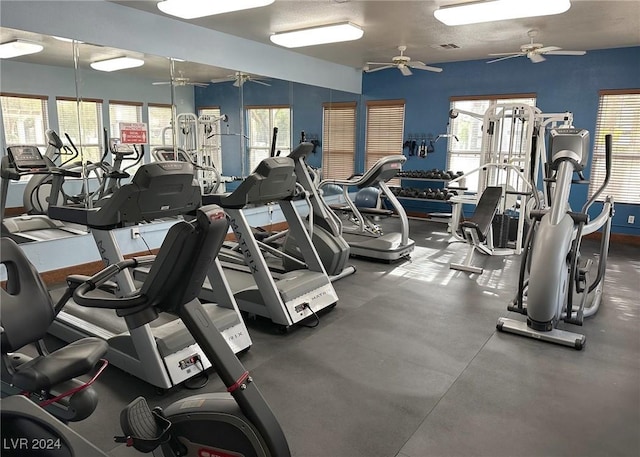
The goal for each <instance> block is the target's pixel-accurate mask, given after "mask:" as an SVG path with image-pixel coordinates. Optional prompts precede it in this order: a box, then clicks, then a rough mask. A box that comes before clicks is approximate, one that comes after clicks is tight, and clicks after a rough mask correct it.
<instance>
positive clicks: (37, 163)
mask: <svg viewBox="0 0 640 457" xmlns="http://www.w3.org/2000/svg"><path fill="white" fill-rule="evenodd" d="M55 138H57V140H58V141H60V139H59V138H58V136H57V135H55ZM61 144H62V143H61V142H60V145H61ZM55 147H58V145H57V144H56V143H54V142H53V139H52V138H51V137H50V142H49V146H48V149H50V148H55ZM29 175H47V176H51V175H58V176H60V177H62V176H73V177H79V176H80V174H79V173H77V172H74V171H70V170H65V169H64V168H58V167H56V166H55V164H54V163H53V162H52V161H51V160H49V159H47V158H45V157H43V156H42V154H41V153H40V151H39V150H38V148H37V147H36V146H30V145H25V146H9V147H8V148H7V154H6V155H5V156H3V157H2V161H1V163H0V181H1V187H2V198H1V200H0V201H1V206H0V214H2V236H6V237H9V238H11V239H12V240H14V241H15V242H16V243H26V242H30V241H47V240H55V239H59V238H65V237H69V236H75V235H86V234H87V231H86V230H85V229H83V228H82V227H80V226H76V227H73V226H71V225H70V224H64V223H62V222H61V221H56V220H52V219H51V218H49V217H47V216H45V215H42V214H35V215H22V216H15V217H11V218H6V217H5V211H6V205H7V197H8V196H7V193H8V191H9V181H19V180H20V178H21V177H23V176H29Z"/></svg>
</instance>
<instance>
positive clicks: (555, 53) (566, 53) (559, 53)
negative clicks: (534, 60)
mask: <svg viewBox="0 0 640 457" xmlns="http://www.w3.org/2000/svg"><path fill="white" fill-rule="evenodd" d="M586 53H587V51H568V50H564V49H563V50H558V51H549V52H545V54H548V55H552V56H583V55H585V54H586Z"/></svg>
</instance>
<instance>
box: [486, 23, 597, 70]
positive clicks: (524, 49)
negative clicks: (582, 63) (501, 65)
mask: <svg viewBox="0 0 640 457" xmlns="http://www.w3.org/2000/svg"><path fill="white" fill-rule="evenodd" d="M527 35H529V39H530V40H531V41H530V42H529V43H528V44H523V45H522V46H520V52H499V53H497V54H489V55H490V56H495V57H498V56H503V57H500V58H498V59H494V60H490V61H488V62H487V63H494V62H500V61H501V60H506V59H511V58H513V57H527V58H528V59H529V60H530V61H531V62H533V63H540V62H544V61H545V60H547V59H545V58H544V56H545V55H547V54H548V55H556V56H583V55H585V54H586V53H587V52H586V51H568V50H565V49H562V48H560V47H558V46H544V45H542V44H541V43H534V42H533V40H534V39H535V38H536V37H537V36H538V31H537V30H535V29H533V30H529V31H528V32H527Z"/></svg>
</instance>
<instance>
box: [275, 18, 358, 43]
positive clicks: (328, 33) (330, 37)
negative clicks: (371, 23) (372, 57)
mask: <svg viewBox="0 0 640 457" xmlns="http://www.w3.org/2000/svg"><path fill="white" fill-rule="evenodd" d="M362 35H364V30H362V29H361V28H360V27H358V26H357V25H355V24H352V23H351V22H341V23H338V24H329V25H323V26H320V27H310V28H307V29H300V30H292V31H290V32H283V33H276V34H274V35H271V36H270V37H269V38H270V39H271V41H272V42H273V43H275V44H278V45H280V46H284V47H286V48H300V47H302V46H313V45H316V44H327V43H339V42H342V41H353V40H358V39H360V38H362Z"/></svg>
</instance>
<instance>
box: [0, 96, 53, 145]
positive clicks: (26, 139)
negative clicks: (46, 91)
mask: <svg viewBox="0 0 640 457" xmlns="http://www.w3.org/2000/svg"><path fill="white" fill-rule="evenodd" d="M0 105H2V121H3V132H4V140H5V145H6V146H14V145H19V144H29V145H34V146H38V147H39V148H41V149H42V152H44V150H45V149H46V146H47V139H46V137H45V131H46V130H47V129H48V128H49V116H48V113H47V97H45V96H42V97H40V96H33V95H19V94H2V95H0Z"/></svg>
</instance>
